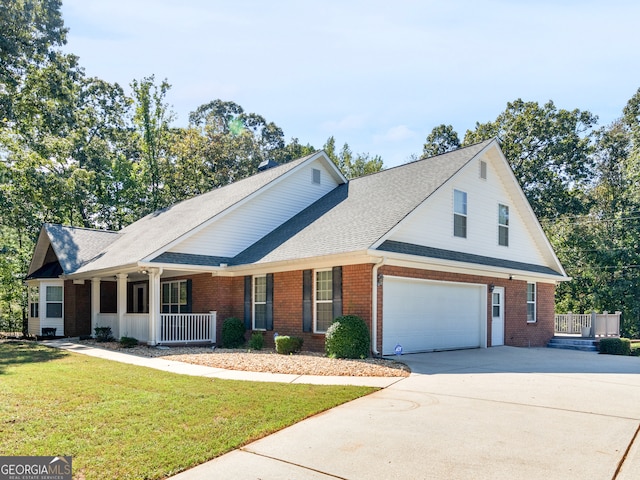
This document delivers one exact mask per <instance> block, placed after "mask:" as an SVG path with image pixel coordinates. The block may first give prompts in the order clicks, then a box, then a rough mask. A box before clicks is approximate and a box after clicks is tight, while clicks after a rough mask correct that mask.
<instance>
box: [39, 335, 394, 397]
mask: <svg viewBox="0 0 640 480" xmlns="http://www.w3.org/2000/svg"><path fill="white" fill-rule="evenodd" d="M40 343H41V344H42V345H46V346H48V347H55V348H60V349H62V350H67V351H70V352H75V353H81V354H83V355H89V356H92V357H97V358H103V359H105V360H113V361H115V362H121V363H128V364H130V365H138V366H140V367H148V368H154V369H156V370H163V371H165V372H171V373H179V374H182V375H193V376H197V377H212V378H224V379H227V380H247V381H250V382H281V383H307V384H314V385H357V386H366V387H378V388H385V387H388V386H389V385H392V384H394V383H395V382H397V381H398V380H400V379H401V378H402V377H338V376H324V375H293V374H285V373H265V372H243V371H240V370H226V369H224V368H215V367H207V366H204V365H194V364H192V363H184V362H177V361H175V360H168V359H166V358H159V357H140V356H138V355H132V354H128V353H122V352H117V351H114V350H108V349H106V348H98V347H94V346H91V345H84V344H81V343H77V342H73V341H70V340H68V339H61V340H45V341H41V342H40Z"/></svg>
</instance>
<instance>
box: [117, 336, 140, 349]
mask: <svg viewBox="0 0 640 480" xmlns="http://www.w3.org/2000/svg"><path fill="white" fill-rule="evenodd" d="M120 345H122V347H124V348H132V347H135V346H136V345H138V339H137V338H133V337H120Z"/></svg>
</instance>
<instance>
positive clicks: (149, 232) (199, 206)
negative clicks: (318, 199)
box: [78, 153, 315, 273]
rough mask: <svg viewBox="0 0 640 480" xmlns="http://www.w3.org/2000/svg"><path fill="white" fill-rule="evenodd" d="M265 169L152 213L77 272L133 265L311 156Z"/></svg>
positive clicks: (129, 228) (133, 225)
mask: <svg viewBox="0 0 640 480" xmlns="http://www.w3.org/2000/svg"><path fill="white" fill-rule="evenodd" d="M313 155H315V153H314V154H312V155H308V156H306V157H303V158H300V159H298V160H295V161H293V162H289V163H285V164H283V165H280V166H279V167H274V168H271V169H269V170H265V171H263V172H260V173H258V174H256V175H253V176H251V177H247V178H245V179H242V180H238V181H237V182H235V183H232V184H230V185H226V186H224V187H220V188H216V189H214V190H212V191H210V192H207V193H204V194H202V195H199V196H197V197H194V198H191V199H189V200H185V201H183V202H180V203H177V204H175V205H172V206H170V207H167V208H165V209H162V210H159V211H157V212H154V213H151V214H149V215H147V216H146V217H144V218H142V219H140V220H138V221H137V222H135V223H132V224H131V225H129V226H128V227H126V228H124V229H122V230H121V231H120V232H119V233H118V239H117V240H116V241H115V242H113V243H112V244H111V245H109V246H108V247H107V248H106V249H105V250H104V251H103V252H102V254H101V255H100V256H99V257H98V258H96V259H95V260H93V261H92V262H90V264H87V265H85V266H83V267H81V268H79V269H78V273H82V272H88V271H92V270H100V269H104V268H112V267H115V266H119V265H130V264H133V263H136V262H138V261H140V260H142V259H144V258H146V257H147V256H149V255H151V254H152V253H153V252H156V251H158V250H159V249H161V248H162V247H164V246H166V245H168V244H169V243H171V242H173V241H174V240H175V239H177V238H179V237H180V236H182V235H184V234H186V233H188V232H190V231H191V230H193V229H194V228H196V227H198V226H199V225H201V224H203V223H205V222H206V221H208V220H210V219H211V218H213V217H214V216H216V215H218V214H219V213H221V212H223V211H224V210H226V209H227V208H229V207H231V206H233V205H234V204H236V203H238V202H240V201H241V200H243V199H245V198H246V197H248V196H249V195H251V194H253V193H254V192H256V191H258V190H259V189H261V188H262V187H264V186H265V185H267V184H269V183H270V182H272V181H274V180H275V179H277V178H278V177H280V176H281V175H283V174H285V173H286V172H288V171H290V170H291V169H293V168H295V167H296V166H298V165H299V164H301V163H303V162H304V161H306V160H307V159H309V158H310V157H311V156H313Z"/></svg>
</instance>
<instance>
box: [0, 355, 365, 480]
mask: <svg viewBox="0 0 640 480" xmlns="http://www.w3.org/2000/svg"><path fill="white" fill-rule="evenodd" d="M55 356H57V358H54V357H55ZM0 358H2V359H6V360H5V361H6V363H5V369H6V373H7V375H4V376H3V378H2V381H1V382H0V451H1V452H3V455H71V456H73V465H74V476H75V477H76V478H86V479H87V480H90V479H100V478H118V479H127V478H136V479H137V478H149V479H154V478H164V477H166V476H170V475H173V474H175V473H177V472H179V471H182V470H185V469H187V468H190V467H192V466H195V465H197V464H200V463H202V462H205V461H207V460H209V459H211V458H214V457H217V456H219V455H222V454H223V453H226V452H228V451H230V450H233V449H235V448H238V447H240V446H242V445H245V444H247V443H249V442H251V441H253V440H255V439H258V438H261V437H263V436H265V435H268V434H270V433H273V432H275V431H277V430H280V429H282V428H284V427H286V426H289V425H291V424H293V423H296V422H298V421H300V420H302V419H304V418H307V417H309V416H311V415H314V414H316V413H318V412H322V411H324V410H327V409H329V408H332V407H334V406H336V405H339V404H341V403H344V402H347V401H349V400H352V399H354V398H357V397H360V396H362V395H366V394H368V393H371V392H373V391H375V390H376V389H373V388H366V387H351V386H326V385H303V384H282V383H254V382H242V381H233V380H220V379H210V378H201V377H191V376H186V375H176V374H171V373H167V372H162V371H156V370H152V369H148V368H144V367H137V366H131V365H126V364H121V363H117V362H110V361H106V360H102V359H98V358H93V357H87V356H83V355H78V354H74V353H68V354H64V353H62V352H59V351H57V350H55V349H50V348H48V347H44V346H41V345H35V344H33V345H32V344H20V343H13V342H12V343H1V344H0ZM12 359H17V361H12ZM30 360H32V361H30Z"/></svg>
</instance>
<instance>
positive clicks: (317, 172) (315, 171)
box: [311, 168, 320, 185]
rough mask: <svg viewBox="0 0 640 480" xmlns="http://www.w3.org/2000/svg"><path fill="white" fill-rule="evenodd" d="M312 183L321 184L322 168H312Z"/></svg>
mask: <svg viewBox="0 0 640 480" xmlns="http://www.w3.org/2000/svg"><path fill="white" fill-rule="evenodd" d="M311 183H313V184H315V185H320V170H318V169H317V168H313V169H311Z"/></svg>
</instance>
